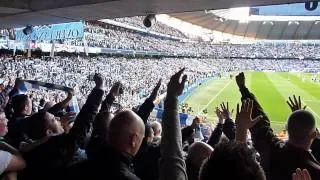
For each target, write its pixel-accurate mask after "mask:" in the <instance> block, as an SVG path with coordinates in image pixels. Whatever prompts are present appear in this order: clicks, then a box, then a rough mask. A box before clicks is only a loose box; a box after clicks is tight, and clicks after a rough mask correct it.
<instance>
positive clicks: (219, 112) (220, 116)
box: [216, 107, 225, 124]
mask: <svg viewBox="0 0 320 180" xmlns="http://www.w3.org/2000/svg"><path fill="white" fill-rule="evenodd" d="M216 115H217V117H218V123H219V124H223V120H224V119H225V118H224V116H223V114H222V111H221V110H220V109H219V108H218V107H216Z"/></svg>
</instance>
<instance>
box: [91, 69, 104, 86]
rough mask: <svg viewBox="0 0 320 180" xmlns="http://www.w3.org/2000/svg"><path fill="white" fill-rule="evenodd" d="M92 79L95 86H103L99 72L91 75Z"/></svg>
mask: <svg viewBox="0 0 320 180" xmlns="http://www.w3.org/2000/svg"><path fill="white" fill-rule="evenodd" d="M93 80H94V82H95V83H96V88H100V89H102V88H103V83H104V80H103V77H102V75H101V74H98V73H96V74H95V75H94V77H93Z"/></svg>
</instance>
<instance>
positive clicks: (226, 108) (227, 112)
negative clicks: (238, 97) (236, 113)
mask: <svg viewBox="0 0 320 180" xmlns="http://www.w3.org/2000/svg"><path fill="white" fill-rule="evenodd" d="M220 107H221V110H222V115H223V117H224V119H230V118H231V115H232V113H233V109H232V110H231V111H230V110H229V103H228V102H227V106H226V105H225V103H224V102H223V103H222V104H220Z"/></svg>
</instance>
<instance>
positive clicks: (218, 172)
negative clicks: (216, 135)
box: [199, 142, 266, 180]
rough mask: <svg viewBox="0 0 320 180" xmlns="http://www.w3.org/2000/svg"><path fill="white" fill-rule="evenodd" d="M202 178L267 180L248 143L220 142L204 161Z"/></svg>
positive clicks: (203, 179) (201, 172)
mask: <svg viewBox="0 0 320 180" xmlns="http://www.w3.org/2000/svg"><path fill="white" fill-rule="evenodd" d="M199 179H200V180H212V179H223V180H234V179H245V180H265V179H266V178H265V174H264V171H263V169H262V168H261V166H260V165H259V164H258V163H257V161H256V159H255V157H254V153H253V152H252V151H251V150H250V149H249V148H248V147H247V145H246V144H239V143H236V142H228V143H220V144H218V145H217V146H216V148H215V149H214V151H213V152H212V153H211V155H210V156H209V158H208V159H207V160H205V162H204V163H203V165H202V167H201V169H200V173H199Z"/></svg>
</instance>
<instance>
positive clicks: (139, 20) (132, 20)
mask: <svg viewBox="0 0 320 180" xmlns="http://www.w3.org/2000/svg"><path fill="white" fill-rule="evenodd" d="M144 18H145V17H143V16H135V17H124V18H115V19H112V20H114V21H117V22H121V23H123V24H128V25H131V26H134V27H138V28H141V29H146V30H150V31H154V32H157V33H162V34H165V35H171V36H174V37H179V38H186V36H185V35H184V34H183V33H182V32H181V31H179V30H178V29H175V28H172V27H169V26H167V25H165V24H162V23H161V22H156V23H155V24H153V25H152V26H151V27H150V28H146V27H145V26H144V25H143V20H144Z"/></svg>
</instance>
